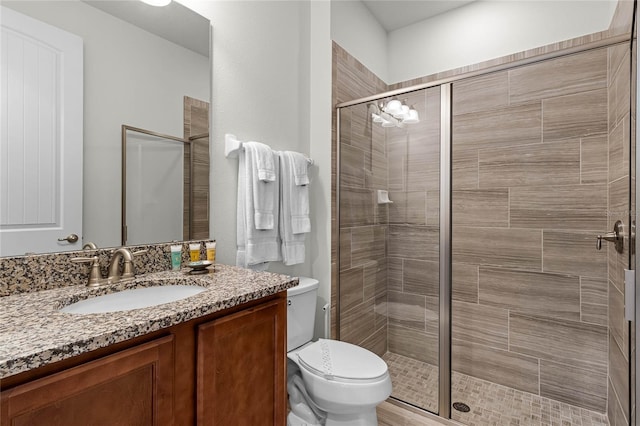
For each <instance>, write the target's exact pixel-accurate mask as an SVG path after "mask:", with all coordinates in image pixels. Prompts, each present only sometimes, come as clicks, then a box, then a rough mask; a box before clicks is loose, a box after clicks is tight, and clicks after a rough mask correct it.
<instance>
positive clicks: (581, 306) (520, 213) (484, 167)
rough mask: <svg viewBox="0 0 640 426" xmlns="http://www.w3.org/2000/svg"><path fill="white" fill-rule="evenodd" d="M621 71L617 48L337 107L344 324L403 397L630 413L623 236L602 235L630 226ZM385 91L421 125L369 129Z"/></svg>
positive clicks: (442, 407)
mask: <svg viewBox="0 0 640 426" xmlns="http://www.w3.org/2000/svg"><path fill="white" fill-rule="evenodd" d="M630 63H631V62H630V46H629V43H628V42H627V43H618V44H613V45H610V46H603V47H597V48H590V49H584V50H583V51H581V52H572V53H571V54H564V55H556V56H555V57H553V58H545V59H544V60H538V61H530V62H529V63H526V64H524V63H518V64H512V65H511V66H505V67H503V68H502V69H499V70H492V71H491V72H486V73H476V74H475V75H473V76H469V77H465V78H458V79H456V78H451V79H449V80H448V81H446V82H434V83H432V84H428V83H426V84H424V85H422V86H420V87H413V88H411V89H408V90H406V91H402V90H396V91H395V92H392V93H388V94H384V93H382V94H379V95H373V96H369V97H367V98H363V99H358V100H354V101H348V102H342V103H341V104H339V105H338V108H337V123H338V132H337V133H338V138H337V173H336V178H337V218H338V221H337V222H338V223H337V230H338V237H339V244H337V245H336V246H339V247H336V248H337V251H338V253H337V260H338V262H337V263H338V265H337V270H338V298H337V307H338V309H337V312H338V318H337V329H336V332H337V334H338V337H339V339H340V340H344V341H348V342H352V343H355V344H358V345H361V346H364V347H366V348H367V349H370V350H372V351H373V352H375V353H377V354H378V355H380V356H382V357H383V358H384V359H385V360H386V362H387V364H388V365H389V369H390V372H391V376H392V379H393V387H394V389H393V394H392V397H393V398H394V399H395V400H397V401H399V403H401V404H406V405H410V406H414V407H417V408H420V409H423V410H426V411H429V412H432V413H436V414H439V415H441V416H443V417H447V418H448V417H450V418H452V419H454V420H457V421H459V422H462V423H465V424H539V425H544V424H556V423H558V424H560V422H564V423H563V424H575V425H578V424H593V425H598V424H602V425H604V424H607V416H608V418H609V421H610V422H611V424H612V425H613V424H624V423H625V421H628V420H627V419H629V418H630V417H629V416H630V407H629V405H630V404H629V399H630V397H629V379H628V372H629V359H630V355H629V354H630V345H629V325H628V324H629V323H628V322H627V321H626V320H625V318H624V282H623V280H624V272H623V271H624V269H625V268H628V267H629V266H628V265H629V250H628V247H629V241H628V240H627V241H626V243H625V249H624V251H623V253H618V252H617V251H616V250H615V247H614V246H613V245H609V244H605V245H603V247H602V250H600V251H598V250H597V249H596V244H595V243H596V235H598V234H602V233H604V232H607V231H611V230H612V229H613V225H614V223H615V222H616V221H617V220H621V221H622V222H623V223H625V224H628V223H629V221H630V218H629V210H630V209H629V200H630V182H631V172H630V161H629V158H630V155H631V149H630V147H631V144H630V139H631V138H630V132H629V130H630V128H631V123H630V121H631V114H630V99H631V95H630V93H631V89H630V69H631V67H630ZM365 77H366V76H364V77H361V81H363V80H364V79H365ZM370 86H371V87H373V86H375V84H371V85H370ZM394 98H395V99H398V100H400V101H401V102H405V103H406V104H407V105H408V106H411V107H413V108H414V109H415V110H416V111H417V113H418V114H419V117H420V121H419V122H418V123H411V124H404V125H402V126H389V127H382V126H381V123H378V122H374V118H375V117H373V116H372V110H373V109H374V108H375V107H379V105H380V102H381V101H382V102H386V101H389V100H391V99H394ZM372 106H373V107H372ZM378 109H379V108H378ZM376 110H377V109H376ZM376 121H378V120H376ZM379 190H382V191H388V194H389V199H390V201H392V203H385V202H379V201H378V198H377V193H378V191H379ZM613 419H617V421H616V420H613Z"/></svg>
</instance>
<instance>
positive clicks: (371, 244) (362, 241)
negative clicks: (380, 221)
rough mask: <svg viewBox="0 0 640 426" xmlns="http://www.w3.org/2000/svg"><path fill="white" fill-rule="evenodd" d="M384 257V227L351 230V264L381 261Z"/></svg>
mask: <svg viewBox="0 0 640 426" xmlns="http://www.w3.org/2000/svg"><path fill="white" fill-rule="evenodd" d="M385 256H386V226H366V227H358V228H351V264H352V265H353V266H356V265H363V264H365V263H368V262H370V261H382V260H384V258H385Z"/></svg>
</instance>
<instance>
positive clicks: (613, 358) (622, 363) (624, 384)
mask: <svg viewBox="0 0 640 426" xmlns="http://www.w3.org/2000/svg"><path fill="white" fill-rule="evenodd" d="M623 350H624V349H621V348H620V346H619V345H618V344H617V343H616V342H615V341H614V339H613V337H610V338H609V377H610V380H611V386H612V387H613V389H614V390H615V395H616V396H617V397H618V400H619V403H620V405H621V408H622V412H623V413H629V361H628V360H627V355H625V353H624V352H623ZM613 396H614V395H611V397H612V398H611V399H612V400H613V399H614V398H613ZM612 402H613V401H612Z"/></svg>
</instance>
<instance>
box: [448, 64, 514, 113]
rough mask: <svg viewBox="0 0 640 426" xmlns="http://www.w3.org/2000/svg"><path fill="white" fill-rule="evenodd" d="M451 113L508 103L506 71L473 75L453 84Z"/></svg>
mask: <svg viewBox="0 0 640 426" xmlns="http://www.w3.org/2000/svg"><path fill="white" fill-rule="evenodd" d="M453 93H454V96H453V99H454V102H453V105H452V107H453V115H454V117H455V116H456V115H460V114H468V113H470V112H478V111H486V110H491V109H496V108H502V107H506V106H508V105H509V75H508V72H507V71H501V72H495V73H491V74H487V75H482V76H479V77H473V78H469V79H465V80H461V81H459V82H455V83H454V84H453Z"/></svg>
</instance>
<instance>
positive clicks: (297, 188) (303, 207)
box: [283, 151, 311, 234]
mask: <svg viewBox="0 0 640 426" xmlns="http://www.w3.org/2000/svg"><path fill="white" fill-rule="evenodd" d="M284 154H285V156H286V157H287V158H288V161H289V164H290V165H291V167H290V168H291V171H292V172H293V179H292V178H291V174H289V180H290V181H289V183H288V185H289V191H290V203H289V208H290V212H289V215H290V217H291V230H292V232H293V233H294V234H304V233H307V232H311V220H310V218H309V187H308V185H306V184H305V185H300V184H299V183H298V177H297V176H296V167H304V170H305V173H304V178H305V179H306V181H307V183H309V179H308V177H307V173H306V170H307V166H308V165H309V163H308V162H307V158H306V157H305V156H304V155H302V154H300V153H298V152H292V151H285V152H284ZM290 173H291V172H290ZM294 181H295V185H293V182H294ZM283 185H285V182H284V181H283Z"/></svg>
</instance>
